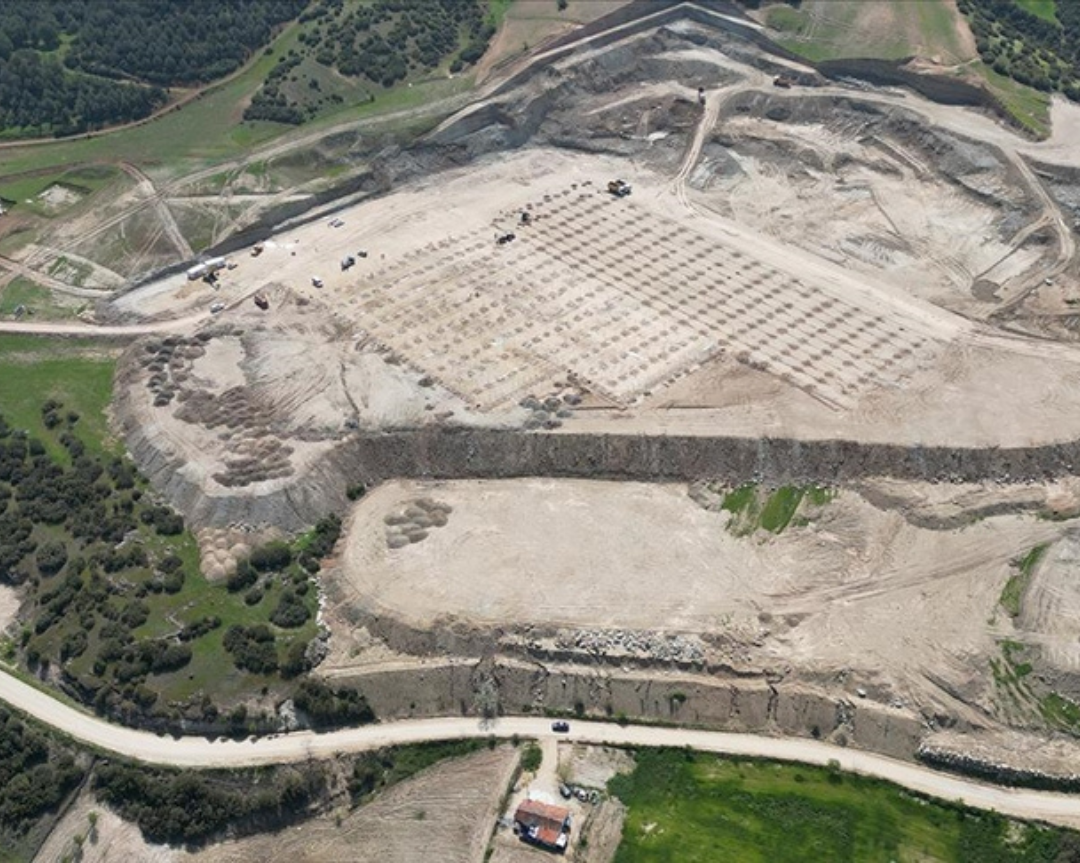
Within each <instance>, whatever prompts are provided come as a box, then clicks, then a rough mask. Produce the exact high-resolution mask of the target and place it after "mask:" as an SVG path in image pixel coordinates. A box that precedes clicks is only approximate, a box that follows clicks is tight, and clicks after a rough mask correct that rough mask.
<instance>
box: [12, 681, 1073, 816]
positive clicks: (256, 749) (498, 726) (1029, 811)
mask: <svg viewBox="0 0 1080 863" xmlns="http://www.w3.org/2000/svg"><path fill="white" fill-rule="evenodd" d="M0 700H2V701H5V702H7V703H8V704H9V705H11V706H12V707H15V708H17V709H19V710H22V711H24V712H26V713H28V714H30V715H31V716H33V717H34V718H35V719H37V720H38V721H40V722H43V723H45V724H46V725H49V726H51V727H52V728H55V729H57V730H58V731H60V732H62V733H64V734H67V735H69V736H71V737H73V738H75V739H76V740H79V741H80V742H82V743H87V744H90V745H92V746H97V747H100V748H102V749H105V750H108V751H110V752H116V753H118V754H121V755H124V756H126V757H128V758H133V759H136V760H139V761H143V762H146V763H150V764H164V765H170V766H174V767H213V768H222V767H240V766H251V765H259V764H275V763H285V762H292V761H303V760H306V759H309V758H331V757H333V756H334V755H336V754H337V753H341V752H363V751H365V750H371V749H377V748H380V747H384V746H397V745H401V744H407V743H421V742H424V741H430V740H460V739H465V738H470V737H487V736H489V735H494V736H496V737H499V738H509V737H512V736H514V735H517V736H519V737H530V738H536V739H539V740H545V739H548V738H551V737H552V736H553V733H552V731H551V727H550V724H549V721H548V720H546V719H534V718H519V717H510V718H503V719H499V720H498V721H496V722H494V723H490V724H486V723H482V722H478V721H477V720H476V719H469V718H461V717H447V718H442V719H420V720H408V721H403V722H393V723H387V724H385V725H368V726H365V727H362V728H348V729H343V730H341V731H334V732H330V733H327V734H315V733H312V732H297V733H293V734H281V735H271V736H270V737H265V738H262V739H254V738H253V739H251V740H250V741H247V742H245V741H235V740H220V741H210V740H206V739H204V738H201V737H184V738H180V739H175V738H168V737H158V736H156V735H154V734H150V733H148V732H145V731H135V730H133V729H130V728H123V727H120V726H117V725H111V724H110V723H108V722H106V721H105V720H103V719H98V718H97V717H94V716H91V715H89V714H86V713H82V712H80V711H79V710H76V709H75V708H73V707H69V706H68V705H66V704H63V703H62V702H60V701H57V700H56V699H54V698H52V697H51V696H50V695H48V694H46V693H44V692H41V691H39V690H37V689H35V688H33V687H32V686H30V685H28V684H26V683H23V682H22V681H21V680H19V679H17V678H15V677H12V676H11V675H10V674H7V673H4V672H0ZM560 738H561V739H567V740H571V741H574V742H577V743H591V744H599V745H608V746H683V747H690V748H692V749H697V750H701V751H704V752H717V753H722V754H728V755H746V756H754V757H763V758H776V759H781V760H784V761H795V762H801V763H805V764H818V765H824V764H828V763H829V762H830V761H835V762H837V763H839V765H840V766H841V768H843V769H844V770H849V771H852V772H854V773H861V774H864V775H866V776H875V777H878V778H880V779H884V780H887V781H889V782H893V783H895V784H897V785H901V786H903V787H905V788H908V789H910V790H912V791H916V792H919V793H922V794H928V795H931V796H934V797H939V798H942V799H945V800H963V802H964V803H965V804H966V805H968V806H974V807H977V808H979V809H989V810H994V811H997V812H1000V813H1001V814H1003V815H1009V816H1013V817H1016V818H1029V819H1037V820H1041V821H1047V822H1050V823H1053V824H1060V825H1062V826H1066V827H1073V828H1076V827H1080V797H1072V796H1069V795H1067V794H1052V793H1048V792H1045V791H1029V790H1026V789H1015V788H999V787H995V786H992V785H986V784H983V783H981V782H973V781H971V780H967V779H961V778H959V777H956V776H950V775H947V774H943V773H938V772H936V771H934V770H931V769H929V768H926V767H921V766H919V765H917V764H908V763H905V762H902V761H897V760H895V759H892V758H886V757H885V756H883V755H875V754H873V753H870V752H859V751H853V750H850V749H842V748H839V747H836V746H831V745H829V744H826V743H821V742H819V741H814V740H801V739H781V738H772V737H763V736H760V735H754V734H729V733H725V732H720V731H694V730H690V729H683V728H652V727H642V726H625V727H624V726H620V725H616V724H613V723H607V722H582V721H574V722H573V723H572V724H571V731H570V733H569V734H566V735H560Z"/></svg>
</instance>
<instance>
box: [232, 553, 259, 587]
mask: <svg viewBox="0 0 1080 863" xmlns="http://www.w3.org/2000/svg"><path fill="white" fill-rule="evenodd" d="M258 578H259V573H258V572H256V570H255V567H253V566H252V565H251V561H248V560H240V561H237V563H236V570H235V571H234V572H233V573H232V574H231V575H230V576H229V577H228V579H226V581H225V587H226V589H227V590H228V591H229V592H230V593H239V592H240V591H241V590H244V589H246V588H248V587H251V586H252V585H253V584H254V583H255V582H256V581H257V580H258Z"/></svg>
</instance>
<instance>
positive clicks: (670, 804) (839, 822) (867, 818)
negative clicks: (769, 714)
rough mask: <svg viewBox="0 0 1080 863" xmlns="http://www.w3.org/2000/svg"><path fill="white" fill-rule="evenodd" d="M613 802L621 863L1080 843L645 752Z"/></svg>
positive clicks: (830, 773)
mask: <svg viewBox="0 0 1080 863" xmlns="http://www.w3.org/2000/svg"><path fill="white" fill-rule="evenodd" d="M609 790H610V792H611V793H612V794H613V795H615V796H617V797H618V798H619V799H620V800H622V801H623V802H624V803H625V804H626V805H627V807H628V812H627V817H626V822H625V824H624V826H623V837H622V843H621V845H620V846H619V850H618V852H617V854H616V857H615V861H616V863H676V861H678V863H714V861H721V860H732V861H735V860H737V861H739V863H756V861H760V863H788V861H790V863H805V861H808V860H815V861H817V860H820V861H829V863H863V861H866V863H871V861H873V863H879V861H881V863H887V861H897V863H902V861H911V863H915V861H920V863H929V861H945V863H949V861H958V863H991V861H1002V863H1004V861H1009V863H1027V861H1046V863H1052V861H1057V860H1066V859H1069V860H1071V859H1076V858H1074V857H1072V856H1065V855H1067V854H1069V853H1070V852H1072V853H1076V851H1077V850H1078V849H1080V835H1077V834H1075V833H1070V832H1067V831H1062V830H1056V829H1052V828H1047V827H1039V826H1034V825H1027V824H1021V823H1018V822H1011V821H1008V820H1007V819H1005V818H1002V817H1001V816H998V815H995V814H990V813H980V812H976V811H973V810H969V809H964V808H961V807H960V806H956V805H946V804H939V803H934V802H930V801H927V800H925V799H922V798H919V797H916V796H914V795H912V794H908V793H907V792H905V791H903V790H902V789H900V788H898V787H896V786H893V785H889V784H887V783H884V782H880V781H877V780H873V779H867V778H863V777H859V776H855V775H852V774H847V773H841V772H840V771H838V770H831V769H825V768H814V767H804V766H801V765H788V764H778V763H772V762H764V761H734V760H727V759H722V758H717V757H716V756H712V755H705V754H697V753H692V752H690V751H687V750H644V751H641V752H640V753H639V754H638V756H637V766H636V768H635V769H634V771H633V773H631V774H629V775H626V776H617V777H615V778H614V779H612V780H611V782H610V783H609Z"/></svg>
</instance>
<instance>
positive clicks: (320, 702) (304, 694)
mask: <svg viewBox="0 0 1080 863" xmlns="http://www.w3.org/2000/svg"><path fill="white" fill-rule="evenodd" d="M293 701H294V703H295V704H296V706H297V707H298V708H299V709H300V710H302V711H304V713H306V714H307V715H308V718H309V719H311V724H312V725H314V726H315V727H316V728H329V727H333V726H339V725H364V724H367V723H369V722H374V721H375V713H374V711H373V710H372V709H371V707H370V706H369V705H368V703H367V699H366V698H364V696H363V695H361V694H360V693H359V692H357V691H356V690H355V689H332V688H331V687H330V686H328V685H327V684H325V683H323V682H322V681H320V680H305V681H304V682H303V683H301V684H300V688H299V689H298V690H297V692H296V696H295V698H294V699H293Z"/></svg>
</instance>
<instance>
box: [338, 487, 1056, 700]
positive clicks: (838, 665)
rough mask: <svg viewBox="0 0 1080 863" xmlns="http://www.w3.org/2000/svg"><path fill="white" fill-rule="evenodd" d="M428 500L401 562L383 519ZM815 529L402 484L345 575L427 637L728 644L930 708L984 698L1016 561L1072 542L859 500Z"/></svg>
mask: <svg viewBox="0 0 1080 863" xmlns="http://www.w3.org/2000/svg"><path fill="white" fill-rule="evenodd" d="M963 494H964V492H961V493H960V495H961V498H960V499H961V500H962V499H963V498H962V495H963ZM967 494H971V492H967ZM425 495H426V496H429V497H431V498H433V499H436V500H438V501H441V502H444V503H448V504H450V505H451V506H452V513H451V514H450V516H449V521H448V523H447V525H446V526H445V527H442V528H440V529H439V530H437V531H432V532H431V533H430V534H429V535H428V536H427V537H426V538H424V539H423V540H422V541H419V542H416V543H414V544H409V545H406V546H404V547H401V548H390V547H388V545H387V542H386V538H385V533H384V530H383V518H384V515H385V514H386V513H388V512H390V511H392V510H395V509H396V508H397V507H399V506H400V504H401V502H402V501H404V500H408V499H412V498H416V497H419V496H425ZM942 497H944V494H943V495H942ZM954 498H955V496H954ZM951 503H952V504H953V505H955V499H954V500H953V501H952V502H951ZM949 509H950V502H949V501H942V502H939V504H938V505H937V506H936V507H932V508H930V509H929V510H928V511H937V512H938V513H940V515H941V517H943V518H947V517H948V515H947V513H948V512H949ZM804 517H805V518H806V519H808V522H807V523H806V524H805V525H798V524H796V525H793V526H792V527H789V528H788V529H787V530H786V531H785V532H784V533H782V534H780V535H778V536H774V535H772V534H768V533H765V532H758V533H756V534H754V535H752V536H749V537H745V536H744V537H739V536H736V535H734V534H732V533H731V532H729V531H728V530H726V529H725V523H726V518H727V516H726V514H721V513H717V512H710V511H707V510H705V509H703V508H702V507H701V506H699V505H698V504H697V503H695V502H694V501H692V500H691V499H690V497H689V496H688V495H687V492H686V489H685V487H679V486H662V485H644V484H636V483H618V484H615V483H602V482H588V481H569V480H538V479H534V480H520V481H518V480H508V481H477V482H454V483H439V484H417V483H391V484H388V485H385V486H383V487H381V488H379V489H378V490H377V491H375V492H374V493H373V494H371V495H369V496H368V498H366V499H365V500H364V501H363V502H362V503H361V504H360V505H359V506H358V507H357V509H356V511H355V513H354V515H353V518H352V521H351V523H350V527H349V537H348V545H347V547H346V549H345V551H344V554H343V558H342V567H341V574H340V575H338V576H337V577H338V578H346V579H349V582H348V585H347V588H348V590H349V591H351V594H352V595H353V596H354V597H355V599H354V602H355V603H356V604H357V606H358V607H361V608H363V609H365V610H367V611H369V612H371V613H373V614H376V615H379V616H386V615H389V616H391V617H394V618H398V619H401V620H403V621H405V622H407V623H409V624H410V625H412V626H414V627H418V628H421V629H423V628H427V627H431V626H450V625H452V624H454V623H465V624H468V625H473V626H485V627H494V626H500V627H518V628H520V629H523V630H528V629H529V628H530V627H539V629H538V632H543V631H553V632H555V633H556V634H555V635H554V636H553V637H552V639H553V642H554V643H556V644H559V643H561V644H574V643H582V642H581V636H580V633H594V634H595V633H598V632H599V633H603V632H608V633H611V632H624V631H630V632H643V631H644V632H651V633H664V634H667V635H668V636H672V635H676V634H681V635H684V636H686V637H690V636H692V635H693V634H694V633H702V634H704V633H708V634H710V635H711V636H714V637H715V636H718V635H720V634H722V635H723V637H725V638H729V639H733V640H735V641H737V642H739V643H741V644H743V645H744V649H745V651H747V653H746V654H745V655H746V656H747V657H754V658H755V660H754V661H756V662H757V663H764V664H766V665H773V664H781V663H782V664H784V665H788V666H791V667H794V668H796V669H802V670H804V671H806V672H808V673H811V674H817V673H822V674H832V673H836V672H839V671H841V670H843V669H852V670H854V671H855V672H856V673H858V674H859V675H860V676H861V677H862V679H863V680H864V681H867V680H868V681H873V682H875V683H879V684H881V685H882V686H883V687H884V688H885V689H886V690H889V691H891V692H892V693H893V696H894V697H895V698H896V699H898V700H900V701H901V702H903V701H904V699H905V698H908V697H910V698H912V699H913V700H914V701H919V700H920V698H921V697H922V694H923V693H924V691H925V688H926V686H927V685H928V684H927V681H928V680H932V681H937V682H939V683H940V682H941V681H946V682H947V684H948V686H949V687H951V688H953V689H955V690H957V691H960V690H963V691H970V695H971V698H972V699H975V700H977V699H980V698H982V697H983V695H984V694H985V687H986V685H987V683H988V681H987V679H986V675H985V669H984V668H983V666H982V665H981V660H980V659H979V657H981V656H992V655H996V654H997V653H998V652H999V650H998V648H997V646H996V640H997V638H999V637H1001V635H1002V632H1003V631H1004V632H1006V633H1007V632H1008V631H1009V629H1010V628H1011V626H1010V625H1009V624H1007V623H1006V622H1005V616H1004V614H1003V613H1002V612H1000V610H999V609H998V602H999V598H1000V595H1001V591H1002V588H1003V586H1004V584H1005V582H1006V581H1007V580H1008V578H1009V576H1010V575H1011V574H1012V572H1013V569H1012V568H1011V565H1010V562H1011V561H1012V560H1014V559H1015V558H1017V557H1019V556H1022V555H1023V554H1024V553H1026V552H1027V551H1028V550H1029V549H1030V548H1031V547H1033V546H1035V545H1036V544H1038V543H1040V542H1047V541H1051V540H1054V539H1056V538H1057V537H1059V536H1061V535H1062V534H1063V532H1064V531H1065V530H1066V527H1065V526H1064V525H1062V524H1059V523H1055V522H1048V521H1040V520H1037V519H1035V518H1033V517H1031V516H1029V515H1028V516H1025V515H1001V516H997V517H992V518H983V519H982V520H975V521H974V522H973V523H969V524H967V525H966V526H965V527H963V528H962V529H955V528H951V527H950V526H949V524H948V523H946V524H944V525H943V526H942V528H940V529H930V528H928V527H918V526H916V525H915V524H912V523H910V522H909V521H907V520H905V518H904V517H903V515H901V514H900V513H899V512H897V511H896V510H882V509H879V508H877V507H876V506H874V505H872V504H870V503H868V502H867V500H866V499H864V498H863V497H861V496H860V495H859V494H857V493H855V492H843V493H841V494H840V496H839V497H838V498H837V499H836V500H834V501H832V502H831V503H829V504H827V505H825V506H821V507H818V508H811V509H809V510H807V511H806V512H805V516H804ZM927 517H931V516H927ZM526 586H528V587H526ZM958 608H963V609H964V613H963V614H961V615H957V614H956V609H958ZM1003 627H1004V630H1003V629H1002V628H1003ZM575 633H577V634H578V635H575ZM537 639H539V641H538V640H537ZM532 641H533V642H535V643H537V644H540V643H542V641H543V639H542V638H540V636H539V635H538V634H537V633H534V634H533V636H532ZM691 641H692V639H691ZM600 643H603V640H602V639H601V640H600ZM609 647H610V648H611V649H613V650H614V649H617V644H616V645H609ZM701 649H702V650H703V651H704V652H705V653H706V654H707V653H708V648H707V647H703V648H701ZM930 686H931V688H934V687H936V686H937V683H934V684H930Z"/></svg>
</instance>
